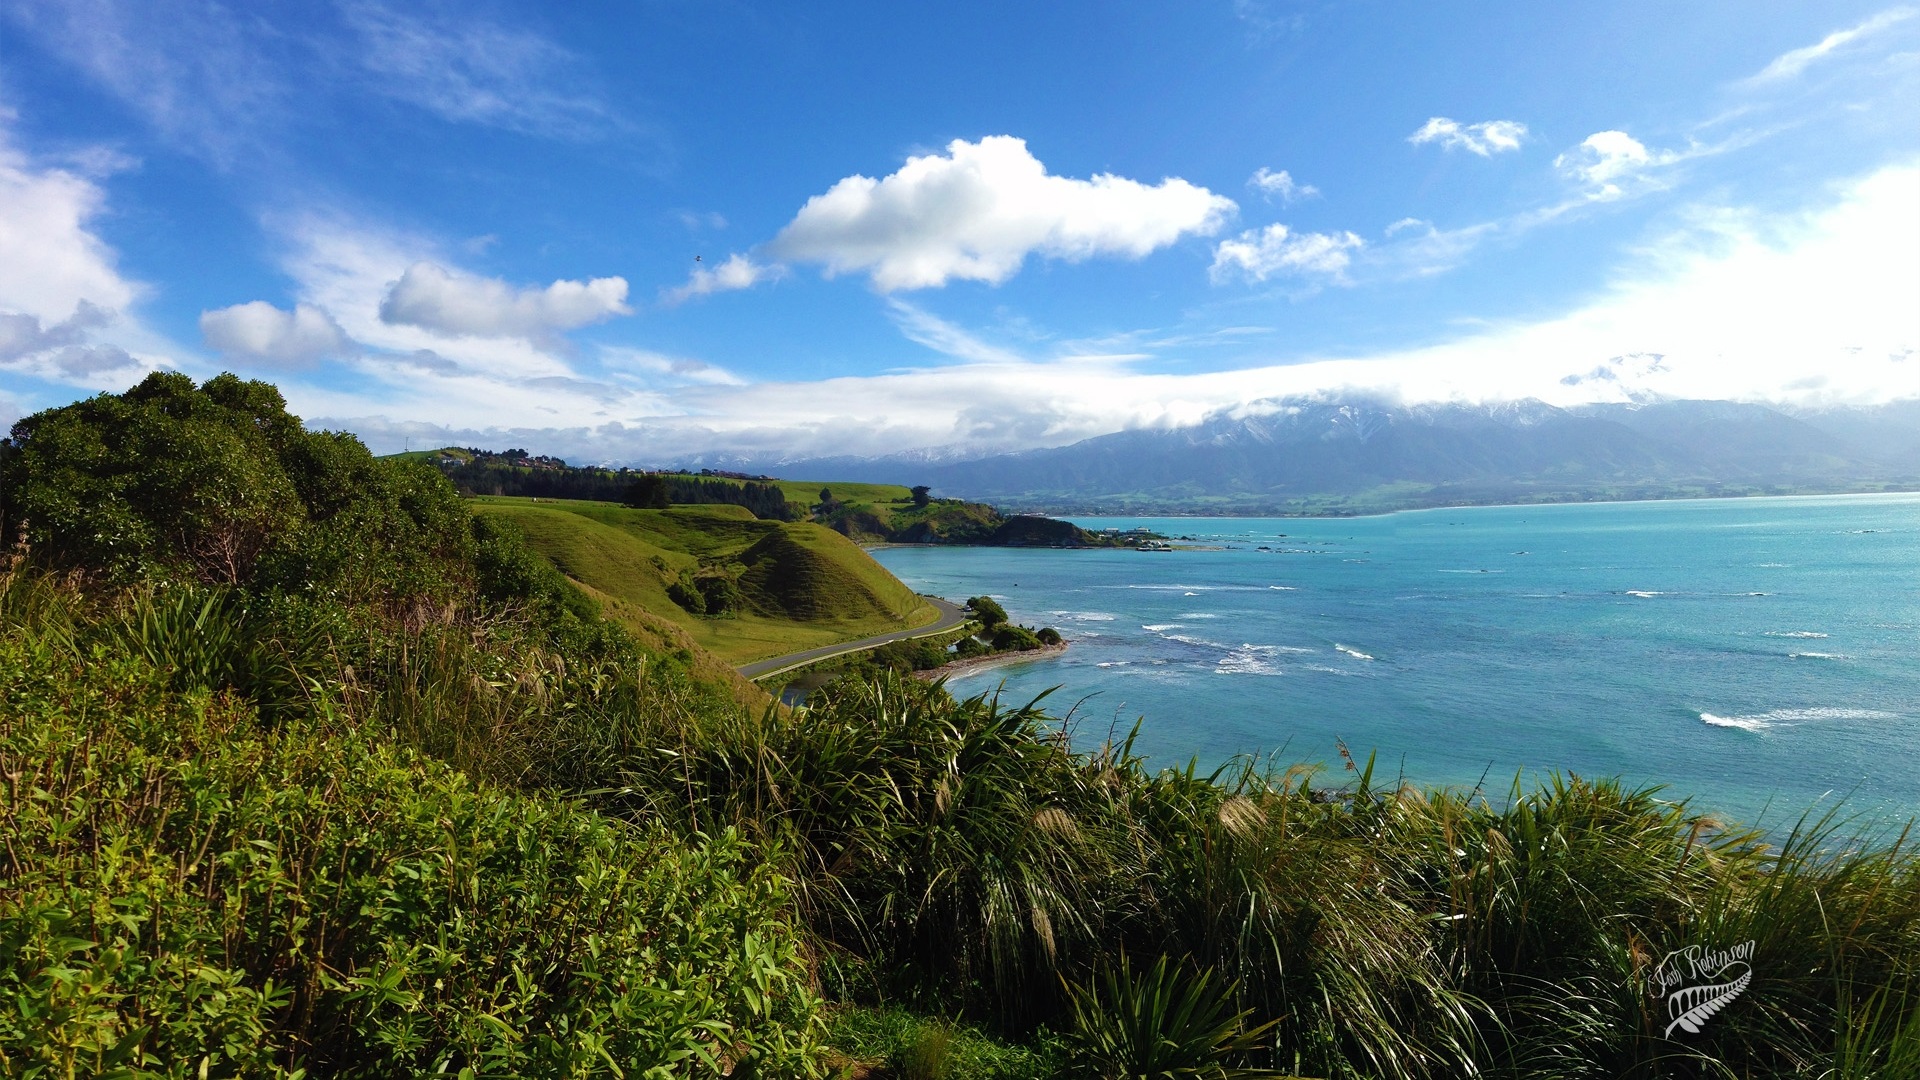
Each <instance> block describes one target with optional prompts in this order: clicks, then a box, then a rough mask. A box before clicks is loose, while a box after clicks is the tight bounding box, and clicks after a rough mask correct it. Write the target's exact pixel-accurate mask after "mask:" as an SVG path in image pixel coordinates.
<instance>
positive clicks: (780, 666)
mask: <svg viewBox="0 0 1920 1080" xmlns="http://www.w3.org/2000/svg"><path fill="white" fill-rule="evenodd" d="M926 601H927V603H929V604H932V605H933V606H934V607H936V608H939V609H940V617H939V618H938V619H936V620H934V621H933V622H931V623H928V624H927V625H925V626H920V627H915V628H914V629H912V630H895V631H893V632H892V633H890V634H876V635H875V636H873V637H870V638H861V639H860V640H859V641H848V642H844V643H842V644H839V645H823V646H821V647H820V648H818V649H808V650H806V651H805V652H797V653H788V654H787V655H785V656H776V657H774V658H772V659H770V660H756V661H754V662H753V663H751V664H742V665H740V668H739V671H740V674H742V675H745V676H746V677H747V678H749V679H762V678H765V677H767V676H768V675H778V674H780V673H781V672H784V671H792V670H793V669H794V668H797V667H802V666H804V665H807V664H811V663H813V662H814V661H815V660H825V659H826V658H827V657H829V656H840V655H843V654H845V653H851V652H860V651H861V650H863V649H871V648H874V647H875V646H878V645H885V644H886V643H888V642H890V641H909V640H912V639H913V638H923V637H932V636H933V635H935V634H944V633H946V632H947V631H949V630H957V629H959V627H960V625H961V624H962V623H964V622H966V621H967V609H966V608H963V607H957V606H955V605H953V604H949V603H947V602H946V601H945V600H942V599H940V598H939V597H937V596H929V597H926Z"/></svg>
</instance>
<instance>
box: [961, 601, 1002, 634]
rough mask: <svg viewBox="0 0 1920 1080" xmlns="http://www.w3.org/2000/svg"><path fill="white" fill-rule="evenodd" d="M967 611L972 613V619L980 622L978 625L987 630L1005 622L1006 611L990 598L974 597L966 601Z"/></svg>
mask: <svg viewBox="0 0 1920 1080" xmlns="http://www.w3.org/2000/svg"><path fill="white" fill-rule="evenodd" d="M967 609H968V610H970V611H972V612H973V617H974V618H976V619H978V620H980V625H981V626H983V627H985V628H987V629H988V630H991V629H993V628H994V627H996V626H999V625H1000V624H1001V623H1003V622H1006V621H1007V609H1006V608H1003V607H1001V606H1000V605H999V603H998V602H996V601H995V600H994V599H993V597H991V596H976V597H974V598H972V599H971V600H968V601H967Z"/></svg>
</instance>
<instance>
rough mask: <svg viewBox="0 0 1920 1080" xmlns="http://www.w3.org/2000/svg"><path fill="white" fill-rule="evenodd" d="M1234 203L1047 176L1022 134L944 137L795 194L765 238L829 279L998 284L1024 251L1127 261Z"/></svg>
mask: <svg viewBox="0 0 1920 1080" xmlns="http://www.w3.org/2000/svg"><path fill="white" fill-rule="evenodd" d="M1235 209H1236V206H1235V204H1234V202H1233V200H1231V199H1228V198H1225V197H1224V196H1220V195H1216V194H1214V193H1213V192H1211V191H1208V190H1207V189H1206V188H1203V187H1198V186H1195V185H1193V184H1190V183H1188V182H1187V181H1185V180H1181V179H1177V178H1169V179H1165V180H1162V181H1161V182H1160V183H1158V184H1153V185H1148V184H1143V183H1140V182H1139V181H1137V180H1129V179H1126V178H1124V177H1118V176H1113V175H1110V174H1106V173H1102V174H1100V175H1097V176H1094V177H1092V178H1091V179H1086V180H1076V179H1072V178H1069V177H1064V176H1053V175H1050V174H1049V173H1048V172H1047V169H1046V166H1045V165H1043V164H1041V163H1040V161H1039V160H1038V159H1037V158H1035V157H1034V156H1033V154H1032V153H1030V152H1029V151H1028V150H1027V144H1026V141H1025V140H1023V139H1017V138H1014V137H1012V136H1009V135H994V136H989V137H987V138H984V139H981V140H980V141H979V142H972V143H970V142H967V141H966V140H964V139H955V140H954V141H953V142H951V143H949V144H948V145H947V149H946V153H944V154H926V155H922V156H919V157H911V158H908V159H907V163H906V164H905V165H903V166H901V167H900V170H899V171H898V172H895V173H893V174H892V175H889V176H886V177H883V178H881V179H879V180H875V179H872V178H870V177H866V176H849V177H847V178H846V179H844V180H841V181H840V182H839V183H836V184H834V185H833V187H831V188H829V189H828V190H827V191H826V193H825V194H821V195H816V196H814V197H813V198H811V199H809V200H807V203H806V205H805V206H803V207H802V208H801V209H800V212H799V213H798V214H797V215H795V217H794V219H793V221H792V222H791V223H789V224H788V225H787V227H786V228H784V229H782V230H781V231H780V234H779V235H778V236H776V237H775V238H774V240H773V242H772V244H770V245H769V246H768V251H769V253H770V254H772V255H773V256H774V257H775V258H779V259H785V260H790V261H794V262H810V263H819V264H822V265H824V266H825V268H826V272H827V274H828V275H829V276H832V275H838V274H853V273H866V274H868V275H869V277H870V278H871V280H872V282H873V285H874V287H875V288H876V289H879V290H880V291H881V292H895V291H899V290H903V289H925V288H933V287H936V286H941V285H945V284H947V283H948V282H949V281H954V280H968V281H984V282H987V283H989V284H995V285H997V284H999V283H1001V282H1004V281H1006V280H1007V279H1008V278H1010V277H1012V276H1013V275H1014V274H1015V273H1017V272H1018V271H1019V269H1020V266H1021V264H1022V263H1023V262H1025V261H1026V259H1027V257H1028V256H1029V255H1040V256H1043V257H1045V258H1050V259H1061V260H1064V261H1067V262H1079V261H1082V260H1085V259H1089V258H1093V257H1095V256H1103V255H1104V256H1114V257H1119V258H1130V259H1139V258H1143V257H1145V256H1146V255H1148V254H1150V253H1152V252H1154V251H1156V250H1158V249H1160V248H1163V247H1166V246H1168V245H1170V244H1172V243H1174V242H1175V241H1177V240H1179V239H1180V238H1181V237H1184V236H1189V235H1202V236H1205V235H1210V234H1212V233H1214V232H1217V231H1219V229H1220V227H1221V226H1222V225H1223V224H1224V223H1225V222H1226V220H1227V217H1228V216H1229V215H1231V214H1232V213H1233V212H1234V210H1235Z"/></svg>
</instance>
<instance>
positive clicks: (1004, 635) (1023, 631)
mask: <svg viewBox="0 0 1920 1080" xmlns="http://www.w3.org/2000/svg"><path fill="white" fill-rule="evenodd" d="M989 640H991V641H992V642H993V647H994V648H995V649H998V650H999V651H1001V652H1008V651H1011V650H1017V651H1019V652H1028V651H1030V650H1033V649H1037V648H1039V647H1040V637H1039V635H1037V634H1035V633H1034V632H1033V631H1031V630H1029V629H1027V628H1026V627H1024V626H1014V625H1013V624H1012V623H1001V624H1000V625H999V626H996V627H994V628H993V636H992V638H991V639H989Z"/></svg>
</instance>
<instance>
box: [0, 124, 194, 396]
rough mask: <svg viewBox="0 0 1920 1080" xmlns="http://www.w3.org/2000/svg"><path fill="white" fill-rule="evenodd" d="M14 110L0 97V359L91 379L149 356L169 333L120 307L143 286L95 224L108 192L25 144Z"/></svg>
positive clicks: (69, 378) (48, 375) (68, 378)
mask: <svg viewBox="0 0 1920 1080" xmlns="http://www.w3.org/2000/svg"><path fill="white" fill-rule="evenodd" d="M11 120H12V114H11V113H10V112H8V111H6V110H5V109H4V107H0V364H3V365H5V366H6V367H7V368H8V369H9V370H11V371H13V372H21V373H26V374H31V375H35V376H38V377H40V378H44V379H48V380H51V381H54V382H62V383H68V384H74V385H80V386H85V387H89V388H93V389H103V388H104V387H105V385H107V384H108V383H110V382H112V381H114V380H116V379H119V378H120V377H121V376H122V375H124V374H125V373H126V372H129V371H132V370H134V369H138V368H144V367H152V366H154V364H155V363H156V362H157V361H158V357H155V356H154V355H153V351H154V350H155V348H156V347H158V348H161V349H164V348H165V346H166V342H165V341H164V339H162V338H160V337H159V336H158V335H156V334H154V333H152V332H151V331H150V330H148V329H147V328H145V327H144V326H142V325H141V324H140V323H139V322H138V321H136V320H134V319H132V318H130V317H128V316H127V315H126V314H125V311H126V309H127V308H129V307H130V306H132V305H133V304H134V303H135V302H136V301H138V300H139V299H140V298H142V297H143V296H144V295H145V294H146V291H147V290H146V288H145V286H143V285H141V284H140V283H138V282H135V281H131V280H128V279H127V278H125V277H122V276H121V274H120V272H119V270H118V269H117V268H116V267H115V265H114V263H115V261H116V256H115V253H114V251H113V249H112V248H111V247H110V246H108V244H107V243H106V242H105V241H103V240H102V239H101V238H100V237H99V235H97V234H96V233H95V232H94V231H93V219H94V218H95V217H97V216H98V215H99V214H100V213H101V212H102V211H103V209H104V208H105V205H106V192H105V191H104V190H102V189H101V188H100V186H99V185H98V184H97V183H95V182H94V180H93V179H91V178H89V177H86V176H82V175H78V174H76V173H73V172H70V171H68V170H66V169H63V168H58V167H53V166H49V165H48V164H46V163H45V162H42V161H38V160H35V159H34V158H32V157H30V156H29V155H28V154H26V153H24V152H22V151H21V150H20V149H19V148H18V147H16V146H15V145H14V143H13V141H12V139H11V137H10V135H11V133H10V131H9V130H8V129H7V127H8V124H9V123H10V122H11ZM67 156H68V157H69V158H73V157H78V158H79V159H81V160H94V159H99V158H100V157H101V155H99V154H94V153H89V152H87V151H85V150H82V151H80V152H78V153H77V154H74V153H69V154H68V155H67ZM109 156H110V155H109ZM130 348H131V349H135V350H138V351H139V352H140V353H141V354H142V356H141V357H138V358H137V357H136V355H135V353H134V352H129V351H128V350H129V349H130ZM113 373H118V374H113ZM110 374H111V375H112V377H111V378H109V375H110Z"/></svg>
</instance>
